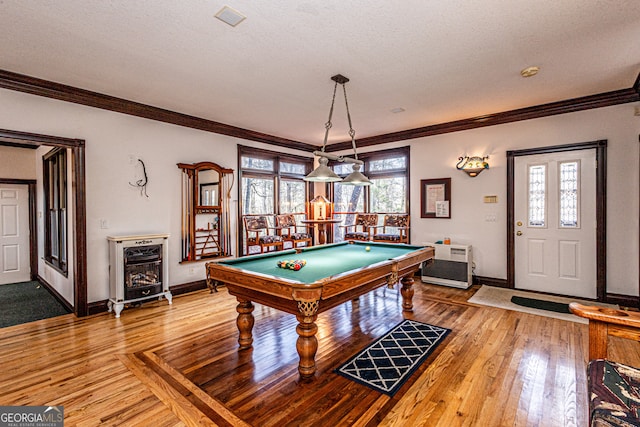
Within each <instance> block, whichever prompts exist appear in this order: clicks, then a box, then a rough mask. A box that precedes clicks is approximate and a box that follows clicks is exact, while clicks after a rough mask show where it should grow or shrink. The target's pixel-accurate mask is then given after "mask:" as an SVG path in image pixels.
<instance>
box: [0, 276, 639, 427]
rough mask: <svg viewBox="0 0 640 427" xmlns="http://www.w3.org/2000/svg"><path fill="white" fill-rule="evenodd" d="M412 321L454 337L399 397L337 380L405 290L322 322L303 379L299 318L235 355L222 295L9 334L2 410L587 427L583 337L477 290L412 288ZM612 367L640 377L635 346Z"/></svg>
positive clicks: (214, 419)
mask: <svg viewBox="0 0 640 427" xmlns="http://www.w3.org/2000/svg"><path fill="white" fill-rule="evenodd" d="M414 288H415V290H416V292H415V295H414V313H413V314H412V315H410V316H408V317H411V318H413V319H415V320H419V321H422V322H426V323H431V324H434V325H438V326H442V327H446V328H450V329H452V332H451V334H449V336H448V337H447V338H446V340H445V341H444V342H443V343H442V344H441V345H440V346H439V347H438V348H437V349H436V351H435V352H434V353H433V354H432V355H430V356H429V358H428V359H427V360H426V362H425V363H424V364H423V365H422V367H421V368H420V369H419V370H418V371H417V372H416V373H414V374H413V375H412V377H411V379H410V380H409V381H408V382H407V383H406V384H405V385H404V386H403V387H402V389H401V390H400V391H399V392H398V394H396V395H395V396H394V397H393V398H390V397H388V396H386V395H382V394H380V393H378V392H375V391H372V390H370V389H368V388H366V387H364V386H362V385H359V384H356V383H354V382H351V381H349V380H347V379H345V378H343V377H341V376H338V375H337V374H335V373H333V372H332V370H333V369H335V368H336V367H337V366H338V365H339V364H340V363H342V362H344V361H345V360H346V359H347V358H348V357H349V356H351V355H352V354H354V353H356V352H357V351H358V350H360V349H361V348H362V347H364V346H366V345H367V344H369V343H370V342H372V341H373V340H374V339H375V338H377V337H379V336H380V335H382V334H383V333H384V332H386V331H387V330H388V329H390V328H391V327H393V326H394V325H396V324H397V323H398V322H399V321H400V320H402V318H403V315H402V310H401V304H402V298H401V297H400V296H399V293H398V291H397V290H396V289H379V290H376V291H374V292H372V293H370V294H367V295H365V296H363V297H361V298H360V299H359V300H357V301H354V302H349V303H346V304H343V305H341V306H338V307H336V308H334V309H332V310H330V311H328V312H326V313H323V314H321V315H320V316H319V317H318V322H317V323H318V335H317V336H318V341H319V347H318V354H317V358H316V360H317V364H318V371H317V373H316V377H315V379H314V380H313V381H311V382H309V383H300V382H298V376H297V364H298V359H297V353H296V350H295V339H296V337H297V335H296V332H295V326H296V321H295V318H294V317H293V316H291V315H287V314H284V313H280V312H278V311H276V310H273V309H270V308H267V307H263V306H258V305H257V306H256V309H255V311H254V316H255V319H256V320H255V326H254V344H253V348H252V349H250V350H244V351H238V350H237V328H236V325H235V318H236V311H235V306H236V301H235V298H233V297H231V296H230V295H228V293H227V292H226V289H225V288H221V289H220V292H219V293H217V294H210V293H208V291H200V292H195V293H192V294H188V295H182V296H178V297H176V298H174V303H173V305H171V306H169V305H167V303H166V301H159V302H151V303H147V304H144V305H143V306H142V307H139V308H135V309H130V310H125V311H124V312H123V313H122V317H121V318H119V319H116V318H114V317H113V315H112V314H101V315H96V316H92V317H88V318H83V319H77V318H75V317H74V316H73V315H66V316H61V317H58V318H54V319H47V320H42V321H38V322H33V323H29V324H25V325H19V326H14V327H9V328H4V329H0V366H2V371H1V372H2V373H1V374H0V405H63V406H64V414H65V425H66V426H75V425H78V426H95V425H145V426H148V425H154V426H165V425H166V426H171V425H222V426H224V425H229V426H284V425H292V426H302V425H305V426H306V425H317V426H338V425H345V426H347V425H354V426H367V425H368V426H374V425H381V426H447V427H448V426H456V425H461V426H462V425H465V426H512V425H529V426H554V427H555V426H584V425H587V424H588V421H587V395H586V378H585V366H586V354H587V336H588V330H587V326H586V325H584V324H580V323H574V322H567V321H563V320H557V319H552V318H547V317H541V316H535V315H530V314H525V313H519V312H512V311H507V310H503V309H498V308H491V307H484V306H477V305H473V304H469V303H467V302H466V301H467V299H468V298H469V297H470V296H471V295H472V294H473V292H475V290H476V288H472V289H469V290H460V289H453V288H446V287H440V286H432V285H423V284H421V283H419V282H417V283H416V285H415V286H414ZM611 351H612V353H611V354H612V357H611V358H612V359H614V360H618V361H621V362H623V363H629V364H632V365H635V366H640V344H638V343H636V342H632V341H628V340H622V339H615V338H614V339H613V342H612V345H611Z"/></svg>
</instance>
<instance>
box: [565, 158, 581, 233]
mask: <svg viewBox="0 0 640 427" xmlns="http://www.w3.org/2000/svg"><path fill="white" fill-rule="evenodd" d="M579 171H580V164H579V162H578V161H571V162H562V163H560V227H565V228H577V227H578V206H579V202H580V200H579V197H580V188H579V185H580V182H579Z"/></svg>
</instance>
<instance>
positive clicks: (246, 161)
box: [238, 146, 313, 255]
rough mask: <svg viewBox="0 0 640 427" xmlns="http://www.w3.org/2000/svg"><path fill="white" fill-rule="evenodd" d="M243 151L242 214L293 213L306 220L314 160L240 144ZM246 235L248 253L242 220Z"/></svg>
mask: <svg viewBox="0 0 640 427" xmlns="http://www.w3.org/2000/svg"><path fill="white" fill-rule="evenodd" d="M238 150H239V154H240V168H239V169H240V176H241V179H240V189H239V191H240V195H241V200H240V209H239V211H240V215H241V216H243V215H252V214H265V215H269V220H270V221H271V223H270V226H274V225H275V224H274V223H273V221H274V219H273V215H276V214H294V215H296V218H297V219H298V220H301V219H304V217H305V213H306V203H307V201H308V200H309V199H310V198H311V197H312V196H310V195H309V186H308V185H307V183H306V182H305V181H304V180H303V178H304V176H305V175H306V174H308V173H309V172H310V171H311V170H312V169H313V159H312V158H310V157H299V156H294V155H290V154H282V153H276V152H273V151H267V150H261V149H257V148H251V147H244V146H239V147H238ZM239 227H240V229H239V231H240V234H239V235H241V236H243V243H242V248H241V253H242V254H245V255H246V254H247V250H246V245H245V243H244V237H245V231H244V229H243V227H244V224H243V221H242V220H240V221H239Z"/></svg>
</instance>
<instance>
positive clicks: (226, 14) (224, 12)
mask: <svg viewBox="0 0 640 427" xmlns="http://www.w3.org/2000/svg"><path fill="white" fill-rule="evenodd" d="M216 18H218V19H219V20H221V21H222V22H224V23H225V24H229V25H231V26H232V27H235V26H236V25H238V24H239V23H241V22H242V21H244V20H245V19H246V18H247V17H246V16H244V15H242V14H241V13H240V12H238V11H237V10H235V9H232V8H230V7H229V6H225V7H223V8H222V9H220V10H219V11H218V13H216Z"/></svg>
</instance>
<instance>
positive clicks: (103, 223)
mask: <svg viewBox="0 0 640 427" xmlns="http://www.w3.org/2000/svg"><path fill="white" fill-rule="evenodd" d="M100 228H102V229H103V230H106V229H107V228H109V221H108V220H106V219H101V220H100Z"/></svg>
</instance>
